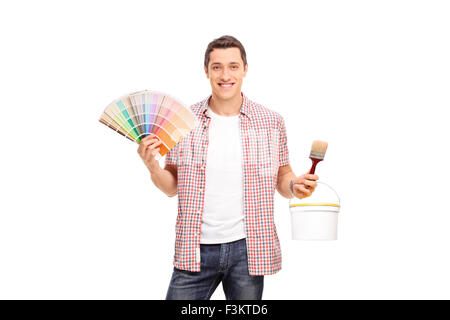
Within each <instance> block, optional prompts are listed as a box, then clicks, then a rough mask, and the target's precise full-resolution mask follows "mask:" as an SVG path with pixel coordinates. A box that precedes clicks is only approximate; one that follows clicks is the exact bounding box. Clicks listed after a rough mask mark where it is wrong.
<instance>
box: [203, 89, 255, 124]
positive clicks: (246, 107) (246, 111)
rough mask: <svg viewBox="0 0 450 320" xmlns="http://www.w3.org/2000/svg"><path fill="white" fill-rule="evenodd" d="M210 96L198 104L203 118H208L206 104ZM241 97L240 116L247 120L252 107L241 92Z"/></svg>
mask: <svg viewBox="0 0 450 320" xmlns="http://www.w3.org/2000/svg"><path fill="white" fill-rule="evenodd" d="M211 96H212V94H210V95H209V96H208V98H206V99H205V100H203V101H202V102H201V103H200V114H201V115H202V116H205V117H209V115H208V112H207V110H208V103H209V99H210V98H211ZM241 96H242V105H241V109H240V111H241V114H244V115H245V116H247V117H248V118H249V119H251V114H252V106H251V104H250V100H249V99H248V98H247V96H246V95H245V94H244V93H243V92H242V91H241Z"/></svg>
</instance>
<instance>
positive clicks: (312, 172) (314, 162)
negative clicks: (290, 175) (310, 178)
mask: <svg viewBox="0 0 450 320" xmlns="http://www.w3.org/2000/svg"><path fill="white" fill-rule="evenodd" d="M310 159H311V161H312V163H313V164H312V167H311V169H310V170H309V174H314V172H316V166H317V164H318V163H319V162H320V161H322V160H323V159H314V158H310Z"/></svg>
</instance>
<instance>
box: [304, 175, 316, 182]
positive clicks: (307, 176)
mask: <svg viewBox="0 0 450 320" xmlns="http://www.w3.org/2000/svg"><path fill="white" fill-rule="evenodd" d="M305 178H306V179H308V180H314V181H316V180H319V176H318V175H317V174H310V173H308V174H306V175H305Z"/></svg>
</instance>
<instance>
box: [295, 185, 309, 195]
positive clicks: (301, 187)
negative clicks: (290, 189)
mask: <svg viewBox="0 0 450 320" xmlns="http://www.w3.org/2000/svg"><path fill="white" fill-rule="evenodd" d="M294 190H297V191H298V192H300V193H302V194H304V195H306V196H310V195H311V191H310V190H308V189H306V188H305V186H304V185H302V184H296V185H294Z"/></svg>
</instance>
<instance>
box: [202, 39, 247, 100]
mask: <svg viewBox="0 0 450 320" xmlns="http://www.w3.org/2000/svg"><path fill="white" fill-rule="evenodd" d="M247 67H248V65H245V66H244V61H242V58H241V52H240V50H239V48H226V49H214V50H213V51H211V53H210V55H209V65H208V69H206V67H205V68H204V69H205V73H206V76H207V77H208V79H209V81H210V82H211V88H212V91H213V93H214V94H215V95H216V96H218V97H219V98H221V99H224V100H228V99H230V98H233V97H235V96H236V95H240V94H241V87H242V79H243V78H244V77H245V75H246V74H247Z"/></svg>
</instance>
